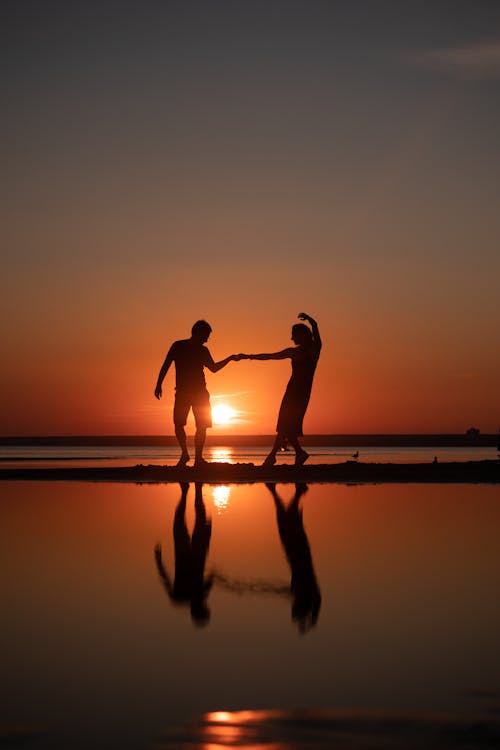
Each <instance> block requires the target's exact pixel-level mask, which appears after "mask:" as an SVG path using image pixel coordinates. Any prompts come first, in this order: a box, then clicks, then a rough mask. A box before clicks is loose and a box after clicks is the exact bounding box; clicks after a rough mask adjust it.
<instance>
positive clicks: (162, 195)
mask: <svg viewBox="0 0 500 750" xmlns="http://www.w3.org/2000/svg"><path fill="white" fill-rule="evenodd" d="M0 13H1V18H0V26H1V40H0V42H1V43H0V58H1V70H0V76H1V95H2V118H1V129H2V138H1V151H2V153H1V159H2V165H3V167H2V175H3V179H2V193H3V195H2V200H1V209H0V210H1V213H2V230H1V244H2V273H1V277H0V279H1V280H0V284H1V323H0V325H1V348H2V366H1V391H0V393H1V401H2V404H1V414H0V434H3V435H20V434H28V435H29V434H31V435H33V434H49V435H55V434H172V432H173V428H172V423H171V413H170V409H171V405H172V401H173V373H169V374H168V375H167V379H166V381H165V384H164V393H165V396H164V399H163V401H162V402H161V403H158V402H157V401H156V400H155V399H154V397H153V390H154V384H155V381H156V376H157V373H158V370H159V367H160V365H161V363H162V361H163V358H164V356H165V353H166V351H167V349H168V347H169V346H170V344H171V342H172V341H173V340H174V339H176V338H183V337H186V336H188V335H189V332H190V328H191V325H192V323H193V322H194V321H195V320H197V319H198V318H206V319H207V320H208V321H209V322H210V323H211V325H212V327H213V334H212V337H211V339H210V341H209V347H210V349H211V352H212V354H213V356H214V358H215V359H220V358H222V357H224V356H226V355H227V354H230V353H232V352H238V351H247V352H248V351H250V352H252V351H253V352H255V351H274V350H278V349H281V348H283V347H285V346H287V345H288V344H289V337H290V327H291V325H292V324H293V323H294V322H296V316H297V313H298V312H300V311H302V310H305V311H306V312H308V313H310V314H311V315H313V316H314V317H316V318H317V320H318V323H319V326H320V330H321V334H322V337H323V340H324V348H323V352H322V356H321V359H320V362H319V365H318V371H317V375H316V380H315V384H314V387H313V395H312V399H311V403H310V407H309V411H308V414H307V416H306V420H305V429H306V432H308V433H349V432H352V433H359V432H361V433H369V432H375V433H377V432H382V433H383V432H464V431H465V430H466V429H467V428H468V427H470V426H471V425H473V426H476V427H478V428H480V429H481V431H483V432H494V431H496V430H497V429H498V427H499V426H500V391H499V387H498V384H499V383H500V346H499V332H500V325H499V324H500V305H499V292H498V288H499V279H500V252H499V247H498V238H499V236H500V210H499V174H500V171H499V167H500V139H499V137H498V134H499V133H500V5H499V3H498V2H497V0H469V1H468V2H464V1H462V0H450V1H446V0H441V1H440V0H432V1H431V2H427V1H426V0H416V1H415V2H414V1H413V0H405V2H400V1H399V0H394V1H393V2H387V1H386V2H379V1H378V0H370V2H359V1H356V0H346V1H344V0H338V1H336V0H330V2H323V1H315V0H307V2H306V1H304V2H294V0H288V1H287V2H282V1H280V0H266V1H265V2H260V0H248V1H247V2H242V1H238V0H227V1H226V0H203V1H202V2H190V1H189V0H182V1H179V2H168V0H165V1H164V2H152V1H151V0H141V2H115V3H113V2H106V1H105V0H101V1H100V2H98V3H95V2H85V3H84V2H81V3H80V2H76V0H73V1H71V0H65V1H61V2H53V1H52V0H44V2H39V1H37V0H34V1H28V0H3V2H2V4H1V10H0ZM289 369H290V366H289V363H288V362H275V363H268V362H240V363H232V364H230V365H229V366H228V367H227V368H226V369H225V370H223V371H221V372H220V373H218V374H216V375H212V374H211V373H208V376H207V381H208V385H209V389H210V391H211V393H212V395H213V403H217V402H225V403H228V404H230V405H232V406H233V407H234V408H235V409H237V410H238V411H239V416H240V421H239V422H238V423H237V424H235V425H233V427H232V428H231V430H232V431H235V432H240V433H250V434H253V433H270V432H273V431H274V427H275V420H276V413H277V409H278V406H279V401H280V398H281V394H282V391H283V389H284V386H285V384H286V382H287V379H288V376H289ZM217 429H219V431H221V428H217ZM222 431H223V432H227V431H228V430H227V428H226V429H224V430H222Z"/></svg>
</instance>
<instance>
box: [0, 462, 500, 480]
mask: <svg viewBox="0 0 500 750" xmlns="http://www.w3.org/2000/svg"><path fill="white" fill-rule="evenodd" d="M0 480H4V481H5V480H30V481H31V480H50V481H80V482H81V481H84V482H136V483H140V484H142V483H146V482H152V483H168V482H208V483H211V484H219V483H235V482H242V483H246V484H248V483H252V482H308V483H309V482H320V483H331V482H336V483H341V484H345V483H369V484H378V483H383V482H400V483H401V482H409V483H432V484H436V483H460V484H462V483H471V484H478V483H482V484H500V461H496V460H484V461H457V462H452V461H450V462H445V463H418V464H389V463H360V462H357V461H346V462H345V463H336V464H311V465H310V466H307V465H305V466H301V467H300V468H296V467H294V466H291V465H284V464H282V465H278V466H271V467H265V466H255V465H254V464H251V463H249V464H229V463H211V464H207V466H206V467H203V468H200V469H195V468H194V467H191V466H183V467H178V466H155V465H151V464H150V465H148V466H145V465H143V464H139V465H137V466H121V467H86V468H78V467H67V468H66V467H61V468H40V467H34V468H11V469H0Z"/></svg>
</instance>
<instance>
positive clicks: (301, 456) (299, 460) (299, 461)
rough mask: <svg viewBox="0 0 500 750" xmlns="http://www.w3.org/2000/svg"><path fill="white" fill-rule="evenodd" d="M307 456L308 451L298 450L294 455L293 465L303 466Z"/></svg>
mask: <svg viewBox="0 0 500 750" xmlns="http://www.w3.org/2000/svg"><path fill="white" fill-rule="evenodd" d="M308 458H309V453H308V452H307V451H300V453H297V454H296V456H295V466H303V465H304V464H305V462H306V461H307V459H308Z"/></svg>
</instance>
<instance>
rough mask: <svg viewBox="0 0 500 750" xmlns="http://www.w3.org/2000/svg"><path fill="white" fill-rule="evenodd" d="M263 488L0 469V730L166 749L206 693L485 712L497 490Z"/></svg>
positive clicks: (250, 699)
mask: <svg viewBox="0 0 500 750" xmlns="http://www.w3.org/2000/svg"><path fill="white" fill-rule="evenodd" d="M299 489H301V490H302V489H304V488H299ZM276 490H277V495H276V497H275V496H273V494H272V492H271V489H270V488H268V487H266V486H265V485H260V484H256V485H233V486H230V485H228V486H211V485H203V486H200V487H198V494H197V501H195V497H196V492H195V487H194V485H191V486H189V487H188V488H187V494H186V495H185V500H186V504H185V515H184V513H183V511H184V508H183V505H182V489H181V487H180V486H179V485H144V486H136V485H131V484H130V485H129V484H91V483H64V482H57V483H52V482H39V483H31V482H20V483H9V482H2V483H0V549H1V554H2V560H1V562H2V564H1V566H0V578H1V590H2V619H1V625H0V629H1V646H0V648H1V650H2V656H1V670H2V680H1V688H0V689H1V691H2V695H1V701H0V740H3V742H0V744H1V745H2V747H3V746H9V745H8V743H7V742H6V741H5V737H7V736H9V733H10V735H12V736H15V737H17V738H18V739H19V738H21V737H22V738H23V739H24V740H25V741H26V744H25V746H26V747H32V746H33V747H35V748H38V747H43V748H45V747H47V748H89V747H92V748H101V747H102V748H104V747H106V748H109V747H120V748H150V747H153V746H154V743H155V742H160V744H159V745H158V746H164V747H167V746H168V747H169V748H170V747H182V745H181V742H180V738H183V737H184V738H185V736H186V735H185V734H183V732H185V731H187V730H181V734H180V735H178V737H177V740H172V741H170V742H167V738H168V737H171V736H172V732H173V731H174V728H176V727H182V726H183V725H184V723H185V722H190V721H192V720H194V719H195V718H196V717H198V716H200V715H201V714H202V713H204V712H209V711H237V710H242V709H245V710H246V709H263V710H264V709H265V710H268V709H282V710H286V711H290V710H292V709H310V710H312V711H317V710H319V709H328V710H330V709H345V708H355V709H359V710H360V711H366V710H368V709H369V710H372V709H377V710H386V711H389V712H394V711H423V712H452V713H453V714H458V715H459V716H464V717H467V716H468V715H469V714H473V713H477V712H483V713H484V712H489V711H496V712H497V716H498V710H499V708H500V642H499V638H498V633H499V632H500V598H499V596H498V591H499V590H500V544H499V536H500V533H499V529H500V488H499V487H498V486H472V485H453V486H451V485H447V486H432V485H431V486H418V485H378V486H351V487H346V486H337V485H311V486H310V487H309V490H308V491H307V492H306V493H305V494H304V495H303V496H302V498H301V499H300V508H301V509H302V516H301V514H300V513H299V512H297V507H296V506H294V505H293V498H294V493H295V487H294V485H277V486H276ZM287 507H288V508H289V512H288V513H285V514H284V515H283V510H284V508H287ZM278 510H280V515H279V516H278V512H277V511H278ZM176 511H177V523H176V525H175V527H174V521H175V518H176ZM204 513H206V514H207V517H210V518H211V519H212V526H211V535H210V534H209V529H210V527H208V526H207V525H206V523H205V522H204ZM183 516H184V517H185V521H186V524H187V528H188V532H189V533H190V534H191V532H194V525H195V521H196V520H197V521H198V526H197V532H195V533H194V539H195V541H194V546H195V551H194V556H195V559H196V560H197V564H198V568H197V569H198V572H199V573H200V576H204V581H205V588H204V593H205V596H203V593H202V595H201V597H200V595H199V594H200V590H201V589H200V587H199V586H197V585H192V586H191V588H190V592H188V594H189V593H191V600H190V599H189V595H188V594H186V590H184V594H185V596H184V597H182V596H181V594H182V593H183V592H182V591H181V590H180V589H181V584H182V581H181V573H182V560H183V559H184V558H182V556H178V558H177V561H176V560H175V558H174V538H175V539H176V540H177V544H178V545H179V549H180V548H181V546H182V543H183V542H182V539H183V534H184V533H185V529H183V527H182V526H183V525H182V520H183ZM278 517H279V519H280V525H279V524H278ZM301 519H302V522H301ZM302 523H303V525H302ZM280 533H281V536H280ZM185 543H186V540H185V538H184V545H185ZM286 552H287V553H288V557H287V554H286ZM205 553H206V561H205V565H204V569H203V570H202V566H203V556H204V554H205ZM309 553H310V554H309ZM176 562H177V566H176V565H175V563H176ZM174 569H175V572H176V574H177V581H176V586H177V588H176V590H175V591H172V590H169V581H170V582H171V583H172V582H173V580H172V579H173V576H174ZM292 572H293V583H294V592H295V594H294V595H292V593H291V582H292ZM192 580H194V581H195V582H196V580H198V579H196V577H195V578H194V579H192ZM199 580H201V577H200V579H199ZM176 598H177V599H180V600H177V601H176ZM182 599H184V601H182ZM280 731H282V730H280ZM162 738H163V743H164V744H163V745H162ZM257 746H258V747H260V745H256V744H255V745H254V747H257ZM328 746H330V745H328V744H326V745H324V746H323V745H321V747H328ZM349 746H351V745H349ZM447 746H448V745H447ZM469 746H470V745H469ZM474 746H475V745H474ZM481 746H482V745H481ZM196 747H198V745H197V746H196ZM199 747H200V748H201V747H204V748H207V747H209V745H208V744H207V745H200V746H199ZM211 747H214V748H215V747H221V745H215V744H214V745H212V746H211ZM245 747H250V745H245ZM278 747H280V748H281V747H284V745H278V744H275V745H274V746H273V748H278ZM287 747H288V746H287ZM301 747H302V746H301Z"/></svg>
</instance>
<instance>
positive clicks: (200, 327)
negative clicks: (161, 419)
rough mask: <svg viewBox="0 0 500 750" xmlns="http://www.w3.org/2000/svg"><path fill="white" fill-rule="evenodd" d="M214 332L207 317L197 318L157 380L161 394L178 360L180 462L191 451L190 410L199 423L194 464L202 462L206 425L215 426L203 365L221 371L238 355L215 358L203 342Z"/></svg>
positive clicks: (158, 395)
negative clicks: (187, 429)
mask: <svg viewBox="0 0 500 750" xmlns="http://www.w3.org/2000/svg"><path fill="white" fill-rule="evenodd" d="M211 332H212V328H211V327H210V325H209V324H208V323H207V322H206V320H198V321H197V322H196V323H195V324H194V325H193V327H192V329H191V338H189V339H183V340H181V341H174V343H173V344H172V346H171V347H170V349H169V351H168V353H167V356H166V357H165V361H164V363H163V364H162V366H161V369H160V372H159V375H158V381H157V383H156V388H155V396H156V398H158V399H160V398H161V396H162V388H161V386H162V383H163V380H164V378H165V375H166V374H167V372H168V369H169V367H170V365H171V364H172V362H174V363H175V404H174V426H175V436H176V438H177V440H178V442H179V445H180V447H181V457H180V459H179V464H178V465H180V466H183V465H185V464H187V462H188V461H189V453H188V450H187V443H186V431H185V429H184V427H185V425H186V421H187V417H188V414H189V410H190V409H192V410H193V415H194V419H195V423H196V434H195V438H194V446H195V462H194V465H195V467H200V466H203V464H204V463H205V461H204V460H203V446H204V445H205V437H206V434H207V427H211V426H212V411H211V409H210V394H209V393H208V391H207V386H206V382H205V374H204V372H203V368H204V367H208V369H209V370H210V371H211V372H218V371H219V370H221V369H222V368H223V367H225V366H226V365H227V364H228V362H231V361H232V360H236V359H238V357H237V356H236V355H234V354H233V355H231V356H230V357H226V359H223V360H221V361H220V362H214V361H213V359H212V355H211V354H210V352H209V351H208V349H207V347H206V346H204V344H205V343H206V342H207V341H208V338H209V336H210V334H211Z"/></svg>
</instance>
